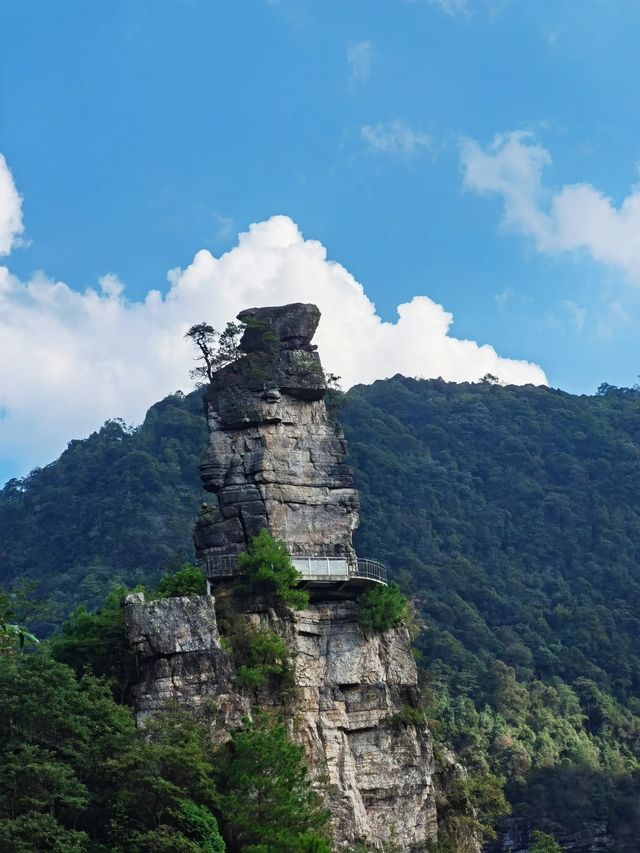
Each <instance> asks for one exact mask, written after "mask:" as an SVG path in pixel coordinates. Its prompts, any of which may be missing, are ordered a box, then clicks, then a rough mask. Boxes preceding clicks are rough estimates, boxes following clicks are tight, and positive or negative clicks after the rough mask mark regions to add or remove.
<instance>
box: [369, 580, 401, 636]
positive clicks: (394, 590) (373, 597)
mask: <svg viewBox="0 0 640 853" xmlns="http://www.w3.org/2000/svg"><path fill="white" fill-rule="evenodd" d="M407 603H408V602H407V598H406V597H405V596H404V595H403V594H402V593H401V592H400V587H399V586H398V584H397V583H391V584H389V586H380V585H378V584H376V586H375V587H373V588H372V589H368V590H367V591H366V592H365V593H364V594H363V595H362V596H360V602H359V608H358V622H359V623H360V627H361V628H363V629H364V630H365V631H376V632H379V633H381V632H382V631H388V630H389V628H395V626H396V625H399V624H400V623H401V622H402V621H403V620H404V619H405V617H406V615H407Z"/></svg>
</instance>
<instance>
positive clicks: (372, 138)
mask: <svg viewBox="0 0 640 853" xmlns="http://www.w3.org/2000/svg"><path fill="white" fill-rule="evenodd" d="M360 135H361V137H362V138H363V139H364V141H365V142H366V143H367V145H368V147H369V150H370V151H373V152H374V153H377V154H380V153H382V154H398V155H400V156H401V157H412V156H414V155H415V154H417V153H418V152H419V151H420V150H422V149H425V148H429V147H430V146H431V137H430V136H429V134H428V133H423V132H422V131H418V130H413V128H411V127H410V126H409V125H408V124H406V123H405V122H403V121H400V120H399V119H396V120H395V121H389V122H381V123H379V124H374V125H371V124H365V125H364V127H362V128H361V129H360Z"/></svg>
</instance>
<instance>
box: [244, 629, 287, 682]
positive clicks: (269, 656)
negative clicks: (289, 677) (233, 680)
mask: <svg viewBox="0 0 640 853" xmlns="http://www.w3.org/2000/svg"><path fill="white" fill-rule="evenodd" d="M244 626H245V627H244V630H241V631H238V632H236V633H235V634H234V635H233V638H232V646H233V657H234V661H235V663H236V666H237V667H238V675H237V679H238V684H239V685H240V686H241V687H249V688H253V689H256V690H257V689H259V688H260V687H264V686H266V685H267V684H269V683H273V682H276V683H277V684H282V681H283V678H284V676H285V674H288V673H289V650H288V648H287V645H286V643H285V642H284V640H283V639H282V637H281V636H280V635H279V634H276V633H275V632H274V631H270V630H269V629H267V628H253V627H252V626H251V625H249V624H248V623H246V622H245V623H244Z"/></svg>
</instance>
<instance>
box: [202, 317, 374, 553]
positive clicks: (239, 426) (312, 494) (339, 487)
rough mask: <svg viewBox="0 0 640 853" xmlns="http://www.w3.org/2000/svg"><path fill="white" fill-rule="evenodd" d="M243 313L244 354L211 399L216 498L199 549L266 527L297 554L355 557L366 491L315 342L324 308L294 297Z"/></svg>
mask: <svg viewBox="0 0 640 853" xmlns="http://www.w3.org/2000/svg"><path fill="white" fill-rule="evenodd" d="M238 319H239V320H241V321H243V322H245V323H247V328H246V330H245V333H244V335H243V337H242V341H241V345H240V349H241V351H242V353H243V355H242V357H241V358H240V359H238V360H237V361H235V362H233V363H232V364H229V365H227V366H226V367H224V368H223V369H222V370H220V371H218V372H217V373H216V374H215V376H214V377H213V381H212V382H211V384H210V386H209V388H208V390H207V394H206V398H205V406H206V412H207V422H208V426H209V444H208V447H207V450H206V452H205V455H204V457H203V460H202V464H201V466H200V470H201V475H202V481H203V483H204V487H205V489H206V490H207V491H209V492H211V493H212V494H214V495H215V496H216V497H217V502H216V504H214V505H213V506H211V507H206V508H204V509H203V511H202V512H201V514H200V516H199V519H198V522H197V525H196V530H195V534H194V538H195V544H196V551H197V553H198V556H205V555H207V556H214V557H217V556H227V555H234V554H238V553H239V552H240V551H242V550H244V548H245V546H246V545H247V544H248V541H249V539H250V538H251V537H252V536H255V535H256V534H257V533H259V532H260V530H261V529H262V528H267V529H268V530H269V531H270V532H271V533H272V535H273V536H275V537H277V538H279V539H282V540H283V541H284V542H285V543H286V544H287V547H288V549H289V552H290V553H292V554H300V555H307V556H313V555H323V556H342V557H345V556H346V557H347V558H348V559H349V560H354V559H355V554H354V550H353V545H352V541H351V537H352V532H353V530H354V529H355V527H357V525H358V510H359V502H358V495H357V492H356V491H355V489H354V488H353V482H352V477H351V469H350V468H349V467H348V465H347V464H346V444H345V440H344V437H343V434H342V430H341V429H340V427H339V426H338V425H337V424H335V423H334V422H332V421H330V420H329V418H328V417H327V411H326V407H325V404H324V400H323V398H324V395H325V393H326V390H327V385H326V381H325V377H324V372H323V370H322V365H321V363H320V358H319V356H318V353H317V352H316V348H315V347H314V346H313V345H312V344H311V339H312V337H313V334H314V333H315V330H316V327H317V325H318V322H319V319H320V312H319V310H318V308H317V307H316V306H315V305H304V304H302V303H295V304H292V305H284V306H280V307H275V308H251V309H248V310H246V311H242V312H241V313H240V314H239V315H238Z"/></svg>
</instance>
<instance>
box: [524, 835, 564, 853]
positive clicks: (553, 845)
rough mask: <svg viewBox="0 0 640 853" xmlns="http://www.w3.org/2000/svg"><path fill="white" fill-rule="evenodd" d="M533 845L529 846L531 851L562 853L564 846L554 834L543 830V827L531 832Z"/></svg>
mask: <svg viewBox="0 0 640 853" xmlns="http://www.w3.org/2000/svg"><path fill="white" fill-rule="evenodd" d="M531 838H532V839H533V842H534V843H533V845H532V846H531V847H530V848H529V853H562V847H560V845H559V844H558V842H557V841H556V840H555V838H554V837H553V835H549V833H548V832H542V830H541V829H534V830H533V832H532V833H531Z"/></svg>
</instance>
